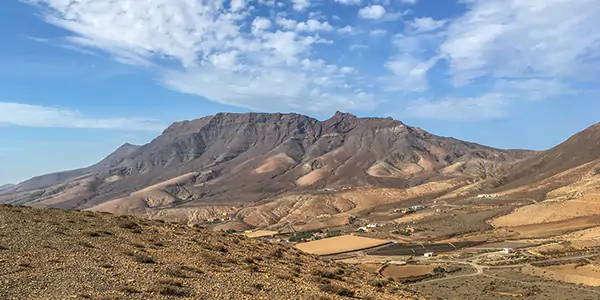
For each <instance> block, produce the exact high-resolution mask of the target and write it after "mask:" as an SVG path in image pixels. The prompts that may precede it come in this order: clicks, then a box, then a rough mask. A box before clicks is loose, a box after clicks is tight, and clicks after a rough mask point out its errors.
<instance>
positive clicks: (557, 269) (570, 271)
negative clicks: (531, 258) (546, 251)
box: [523, 264, 600, 286]
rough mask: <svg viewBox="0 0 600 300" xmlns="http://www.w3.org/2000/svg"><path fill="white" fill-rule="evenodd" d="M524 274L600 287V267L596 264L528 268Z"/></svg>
mask: <svg viewBox="0 0 600 300" xmlns="http://www.w3.org/2000/svg"><path fill="white" fill-rule="evenodd" d="M523 272H525V273H529V274H531V275H535V276H540V277H544V278H548V279H551V280H557V281H563V282H569V283H575V284H583V285H588V286H600V266H599V265H596V264H589V265H584V266H581V265H576V264H568V265H560V266H551V267H545V268H540V267H527V268H524V269H523Z"/></svg>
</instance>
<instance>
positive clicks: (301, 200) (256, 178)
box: [0, 112, 600, 228]
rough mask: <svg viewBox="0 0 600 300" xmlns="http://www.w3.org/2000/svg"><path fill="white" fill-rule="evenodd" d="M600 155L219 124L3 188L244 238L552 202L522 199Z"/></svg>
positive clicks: (6, 195)
mask: <svg viewBox="0 0 600 300" xmlns="http://www.w3.org/2000/svg"><path fill="white" fill-rule="evenodd" d="M599 143H600V125H595V126H593V127H591V128H589V129H588V130H586V131H584V132H582V133H580V134H578V135H576V136H574V137H573V138H571V139H569V140H568V141H566V142H565V143H563V144H561V145H559V146H557V147H556V148H553V149H550V150H548V151H527V150H501V149H495V148H492V147H487V146H483V145H479V144H475V143H469V142H465V141H461V140H458V139H454V138H448V137H441V136H436V135H433V134H431V133H428V132H427V131H425V130H422V129H420V128H416V127H411V126H408V125H406V124H404V123H402V122H400V121H397V120H393V119H391V118H358V117H356V116H354V115H351V114H346V113H341V112H338V113H336V114H335V115H334V116H333V117H331V118H330V119H327V120H324V121H319V120H317V119H314V118H310V117H307V116H303V115H299V114H266V113H247V114H231V113H219V114H216V115H214V116H208V117H204V118H201V119H197V120H193V121H184V122H177V123H174V124H172V125H171V126H169V127H168V128H167V129H166V130H165V131H164V132H162V134H161V135H159V136H158V137H156V138H155V139H154V140H152V141H151V142H150V143H148V144H146V145H142V146H137V145H131V144H125V145H123V146H121V147H119V148H118V149H117V150H116V151H115V152H113V153H112V154H110V155H109V156H108V157H106V158H105V159H104V160H102V161H100V162H99V163H97V164H95V165H93V166H90V167H87V168H82V169H77V170H71V171H65V172H59V173H53V174H47V175H42V176H39V177H35V178H32V179H30V180H27V181H25V182H22V183H20V184H17V185H14V186H10V187H4V188H2V189H0V203H8V204H15V205H27V206H33V207H54V208H61V209H77V210H97V211H108V212H113V213H118V214H136V215H144V216H147V217H151V218H161V219H167V220H174V221H181V222H188V223H201V222H204V221H206V220H210V219H214V218H219V217H221V216H227V217H228V218H229V220H230V223H231V224H234V225H236V226H237V227H240V228H251V227H268V226H272V227H273V226H275V227H277V226H283V225H284V224H290V223H292V224H309V225H310V224H316V225H315V226H316V227H319V226H325V225H326V224H330V223H327V222H332V223H331V224H334V223H335V224H338V223H339V222H341V223H344V222H346V221H344V220H345V219H346V218H347V217H348V216H350V215H360V214H361V212H364V211H368V210H370V209H371V210H372V209H373V208H375V207H378V206H382V205H390V204H393V203H395V202H399V201H406V200H410V199H425V198H428V199H429V198H431V199H433V198H437V197H442V198H446V199H452V198H453V197H464V196H468V195H474V194H477V193H483V192H495V193H513V194H515V195H516V194H523V195H525V194H527V195H526V196H528V197H537V198H540V199H541V198H544V197H546V196H547V193H548V192H549V191H551V190H552V189H553V188H555V187H556V185H551V184H546V185H544V186H545V188H538V189H536V188H527V189H521V190H519V187H524V186H531V185H535V184H536V183H538V182H541V181H543V180H547V179H548V178H552V177H553V176H556V175H557V174H561V173H564V172H566V171H568V170H571V169H573V168H577V167H580V166H582V165H585V164H590V163H591V162H595V161H596V160H597V159H598V158H599V157H600V144H599ZM575 181H577V180H575ZM559 185H560V184H559ZM323 215H326V216H329V218H325V220H323V218H322V216H323Z"/></svg>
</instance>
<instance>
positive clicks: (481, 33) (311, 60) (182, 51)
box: [28, 0, 600, 119]
mask: <svg viewBox="0 0 600 300" xmlns="http://www.w3.org/2000/svg"><path fill="white" fill-rule="evenodd" d="M28 2H29V3H31V4H33V5H36V6H37V7H39V8H40V11H41V12H42V16H43V18H44V20H45V21H46V22H48V23H50V24H52V25H54V26H57V27H60V28H64V29H66V30H68V31H69V32H70V33H71V34H70V35H69V36H66V37H65V39H64V41H63V43H66V45H68V46H70V47H79V48H81V49H84V50H86V51H88V50H93V51H98V50H100V51H103V52H105V53H108V54H109V55H111V56H112V57H114V59H116V60H118V61H120V62H123V63H127V64H134V65H139V66H142V67H146V68H148V69H149V70H153V71H155V72H156V71H157V72H158V77H159V79H160V82H161V83H162V84H163V85H164V86H166V87H167V88H170V89H173V90H176V91H179V92H183V93H188V94H193V95H198V96H200V97H203V98H206V99H209V100H212V101H216V102H220V103H224V104H230V105H236V106H240V107H245V108H249V109H253V110H264V111H297V112H303V113H310V114H314V115H326V114H329V113H331V112H332V111H335V110H350V111H360V112H369V111H373V110H377V109H378V108H380V107H381V103H382V102H384V101H385V103H386V104H387V105H389V103H390V101H389V99H394V101H396V102H395V103H394V105H395V110H397V111H402V112H403V114H404V115H406V114H409V115H411V116H413V117H422V118H436V116H439V115H440V114H439V112H445V111H453V112H456V117H452V119H462V118H468V116H470V115H473V114H474V113H476V114H478V115H479V116H480V117H481V119H489V118H500V117H504V116H505V115H506V114H507V112H508V110H509V108H510V106H511V104H513V103H517V102H518V101H523V100H529V101H541V100H544V99H549V98H552V97H557V96H560V95H565V94H572V93H574V92H576V90H577V88H576V87H575V86H577V84H578V83H580V82H585V81H594V80H597V79H598V75H600V74H599V73H600V71H599V70H600V55H598V53H600V31H598V30H597V28H600V19H599V18H597V16H599V15H600V0H580V1H565V0H529V1H520V0H468V1H461V3H462V5H464V7H465V10H464V11H463V12H462V14H461V15H460V16H458V17H454V18H446V19H443V18H432V17H428V16H423V13H428V12H427V11H424V12H420V13H419V14H416V13H414V11H412V10H411V9H413V10H417V9H419V3H418V1H415V0H403V1H391V0H378V1H375V0H362V1H361V0H336V1H330V2H328V3H327V4H324V3H323V1H314V0H312V1H311V0H293V1H280V0H231V1H230V0H227V1H225V0H71V1H64V0H28ZM457 5H458V4H457ZM340 9H343V11H344V13H339V11H340ZM417 15H419V16H418V17H417ZM371 44H372V45H373V46H372V45H371ZM382 49H384V50H383V51H382ZM434 70H438V71H437V72H434ZM439 74H445V75H439ZM446 82H448V83H449V84H451V85H452V86H454V88H455V90H454V91H451V92H447V95H441V96H438V97H437V98H432V97H431V96H430V95H429V94H426V93H427V92H430V91H432V90H433V91H435V90H436V86H438V85H444V84H446ZM473 90H477V91H478V93H479V94H478V95H473V92H472V91H473ZM464 95H468V96H464ZM461 116H462V117H461Z"/></svg>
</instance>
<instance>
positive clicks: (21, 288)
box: [0, 206, 419, 299]
mask: <svg viewBox="0 0 600 300" xmlns="http://www.w3.org/2000/svg"><path fill="white" fill-rule="evenodd" d="M349 296H352V297H355V298H359V299H418V298H419V297H418V296H417V295H416V294H415V293H413V292H409V291H406V290H404V288H403V287H402V286H401V285H399V284H398V283H396V282H394V281H390V280H386V279H384V278H382V277H378V276H376V275H374V274H369V273H368V272H364V271H362V270H360V269H358V268H356V267H353V266H349V265H346V264H341V263H335V262H331V261H326V260H323V259H320V258H318V257H316V256H311V255H306V254H304V253H302V252H300V251H299V250H296V249H294V248H290V247H287V246H286V245H280V244H270V243H267V242H263V241H260V240H250V239H248V238H245V237H243V236H238V235H228V234H225V233H218V232H213V231H210V230H207V229H202V228H192V227H188V226H183V225H177V224H168V223H162V222H158V221H150V220H145V219H137V218H133V217H118V216H113V215H108V214H102V213H92V212H75V211H61V210H37V209H31V208H26V207H10V206H0V299H68V298H71V299H78V298H79V299H174V298H188V299H344V298H346V297H349Z"/></svg>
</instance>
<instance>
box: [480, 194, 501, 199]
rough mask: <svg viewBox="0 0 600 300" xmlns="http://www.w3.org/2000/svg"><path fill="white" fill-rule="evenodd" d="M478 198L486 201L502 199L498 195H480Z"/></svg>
mask: <svg viewBox="0 0 600 300" xmlns="http://www.w3.org/2000/svg"><path fill="white" fill-rule="evenodd" d="M477 198H479V199H482V198H485V199H490V198H500V195H497V194H480V195H477Z"/></svg>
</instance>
